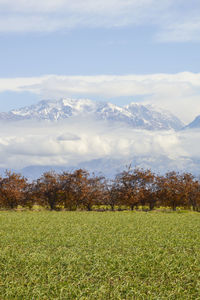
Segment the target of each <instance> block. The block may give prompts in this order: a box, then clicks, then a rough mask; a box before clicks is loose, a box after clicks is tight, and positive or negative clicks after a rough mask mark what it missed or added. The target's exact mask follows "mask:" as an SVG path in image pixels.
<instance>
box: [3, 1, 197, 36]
mask: <svg viewBox="0 0 200 300" xmlns="http://www.w3.org/2000/svg"><path fill="white" fill-rule="evenodd" d="M199 10H200V3H199V1H198V0H190V1H188V0H176V1H174V0H162V1H160V0H84V1H82V0H73V1H71V0H57V1H55V0H43V1H39V0H29V1H26V0H18V1H15V0H0V32H1V33H3V32H55V31H60V30H62V31H63V30H68V29H72V28H76V27H81V28H83V27H93V28H95V27H104V28H109V27H122V26H138V25H142V26H146V25H147V26H149V25H150V26H152V25H153V26H154V29H155V30H156V36H157V40H159V41H162V42H163V41H164V42H166V41H167V42H169V41H170V42H182V41H186V42H187V41H191V40H196V41H199V31H200V30H199V27H200V26H199V22H200V19H199Z"/></svg>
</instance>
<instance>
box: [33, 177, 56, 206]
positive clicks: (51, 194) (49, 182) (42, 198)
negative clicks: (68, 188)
mask: <svg viewBox="0 0 200 300" xmlns="http://www.w3.org/2000/svg"><path fill="white" fill-rule="evenodd" d="M58 179H59V176H58V174H56V173H55V172H54V171H49V172H46V173H44V174H43V175H42V176H41V177H40V178H39V179H37V181H36V184H35V190H36V192H35V193H36V195H37V198H38V203H39V204H40V205H42V206H49V208H50V209H51V210H54V209H56V208H57V206H58V205H59V204H60V185H59V180H58Z"/></svg>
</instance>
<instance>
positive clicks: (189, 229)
mask: <svg viewBox="0 0 200 300" xmlns="http://www.w3.org/2000/svg"><path fill="white" fill-rule="evenodd" d="M0 299H27V300H29V299H40V300H41V299H181V300H183V299H195V300H196V299H200V214H198V213H157V212H152V213H145V212H137V213H135V212H114V213H112V212H105V213H99V212H89V213H87V212H0Z"/></svg>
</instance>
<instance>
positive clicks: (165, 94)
mask: <svg viewBox="0 0 200 300" xmlns="http://www.w3.org/2000/svg"><path fill="white" fill-rule="evenodd" d="M5 91H13V92H25V91H28V92H31V93H33V94H37V95H39V97H40V98H41V99H58V98H62V97H87V98H88V97H89V98H93V97H95V98H98V99H102V100H109V99H110V98H119V97H122V98H123V97H126V98H127V97H128V98H129V97H130V101H129V102H131V101H133V102H134V100H135V99H137V97H138V96H142V99H143V100H142V101H143V102H144V103H150V104H154V105H157V106H159V107H161V108H164V109H168V110H170V111H171V112H173V113H174V114H175V115H177V116H178V117H180V118H181V119H182V120H183V121H184V122H185V123H188V122H191V121H192V120H193V119H194V118H195V117H196V115H198V114H200V73H197V74H195V73H190V72H183V73H177V74H149V75H124V76H112V75H99V76H58V75H46V76H41V77H30V78H1V79H0V92H5Z"/></svg>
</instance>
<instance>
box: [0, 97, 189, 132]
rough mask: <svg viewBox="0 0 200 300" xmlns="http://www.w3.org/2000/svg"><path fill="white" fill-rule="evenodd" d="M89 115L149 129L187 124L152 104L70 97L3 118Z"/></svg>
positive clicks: (53, 118) (49, 118)
mask: <svg viewBox="0 0 200 300" xmlns="http://www.w3.org/2000/svg"><path fill="white" fill-rule="evenodd" d="M89 116H91V117H93V118H95V119H96V120H107V121H115V122H123V123H126V124H128V125H130V126H131V127H134V128H141V129H148V130H170V129H175V130H178V129H181V128H182V127H183V126H184V125H183V123H182V122H181V121H180V120H179V119H178V118H177V117H176V116H174V115H173V114H171V113H169V112H166V111H164V110H159V109H157V108H155V107H153V106H150V105H142V104H136V103H131V104H129V105H127V106H124V107H120V106H117V105H114V104H112V103H107V102H95V101H92V100H89V99H70V98H66V99H60V100H58V101H53V100H43V101H40V102H39V103H38V104H36V105H32V106H27V107H24V108H21V109H17V110H11V111H10V112H8V113H0V120H7V121H18V120H47V121H59V120H65V119H68V118H70V117H85V118H87V117H89Z"/></svg>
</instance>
